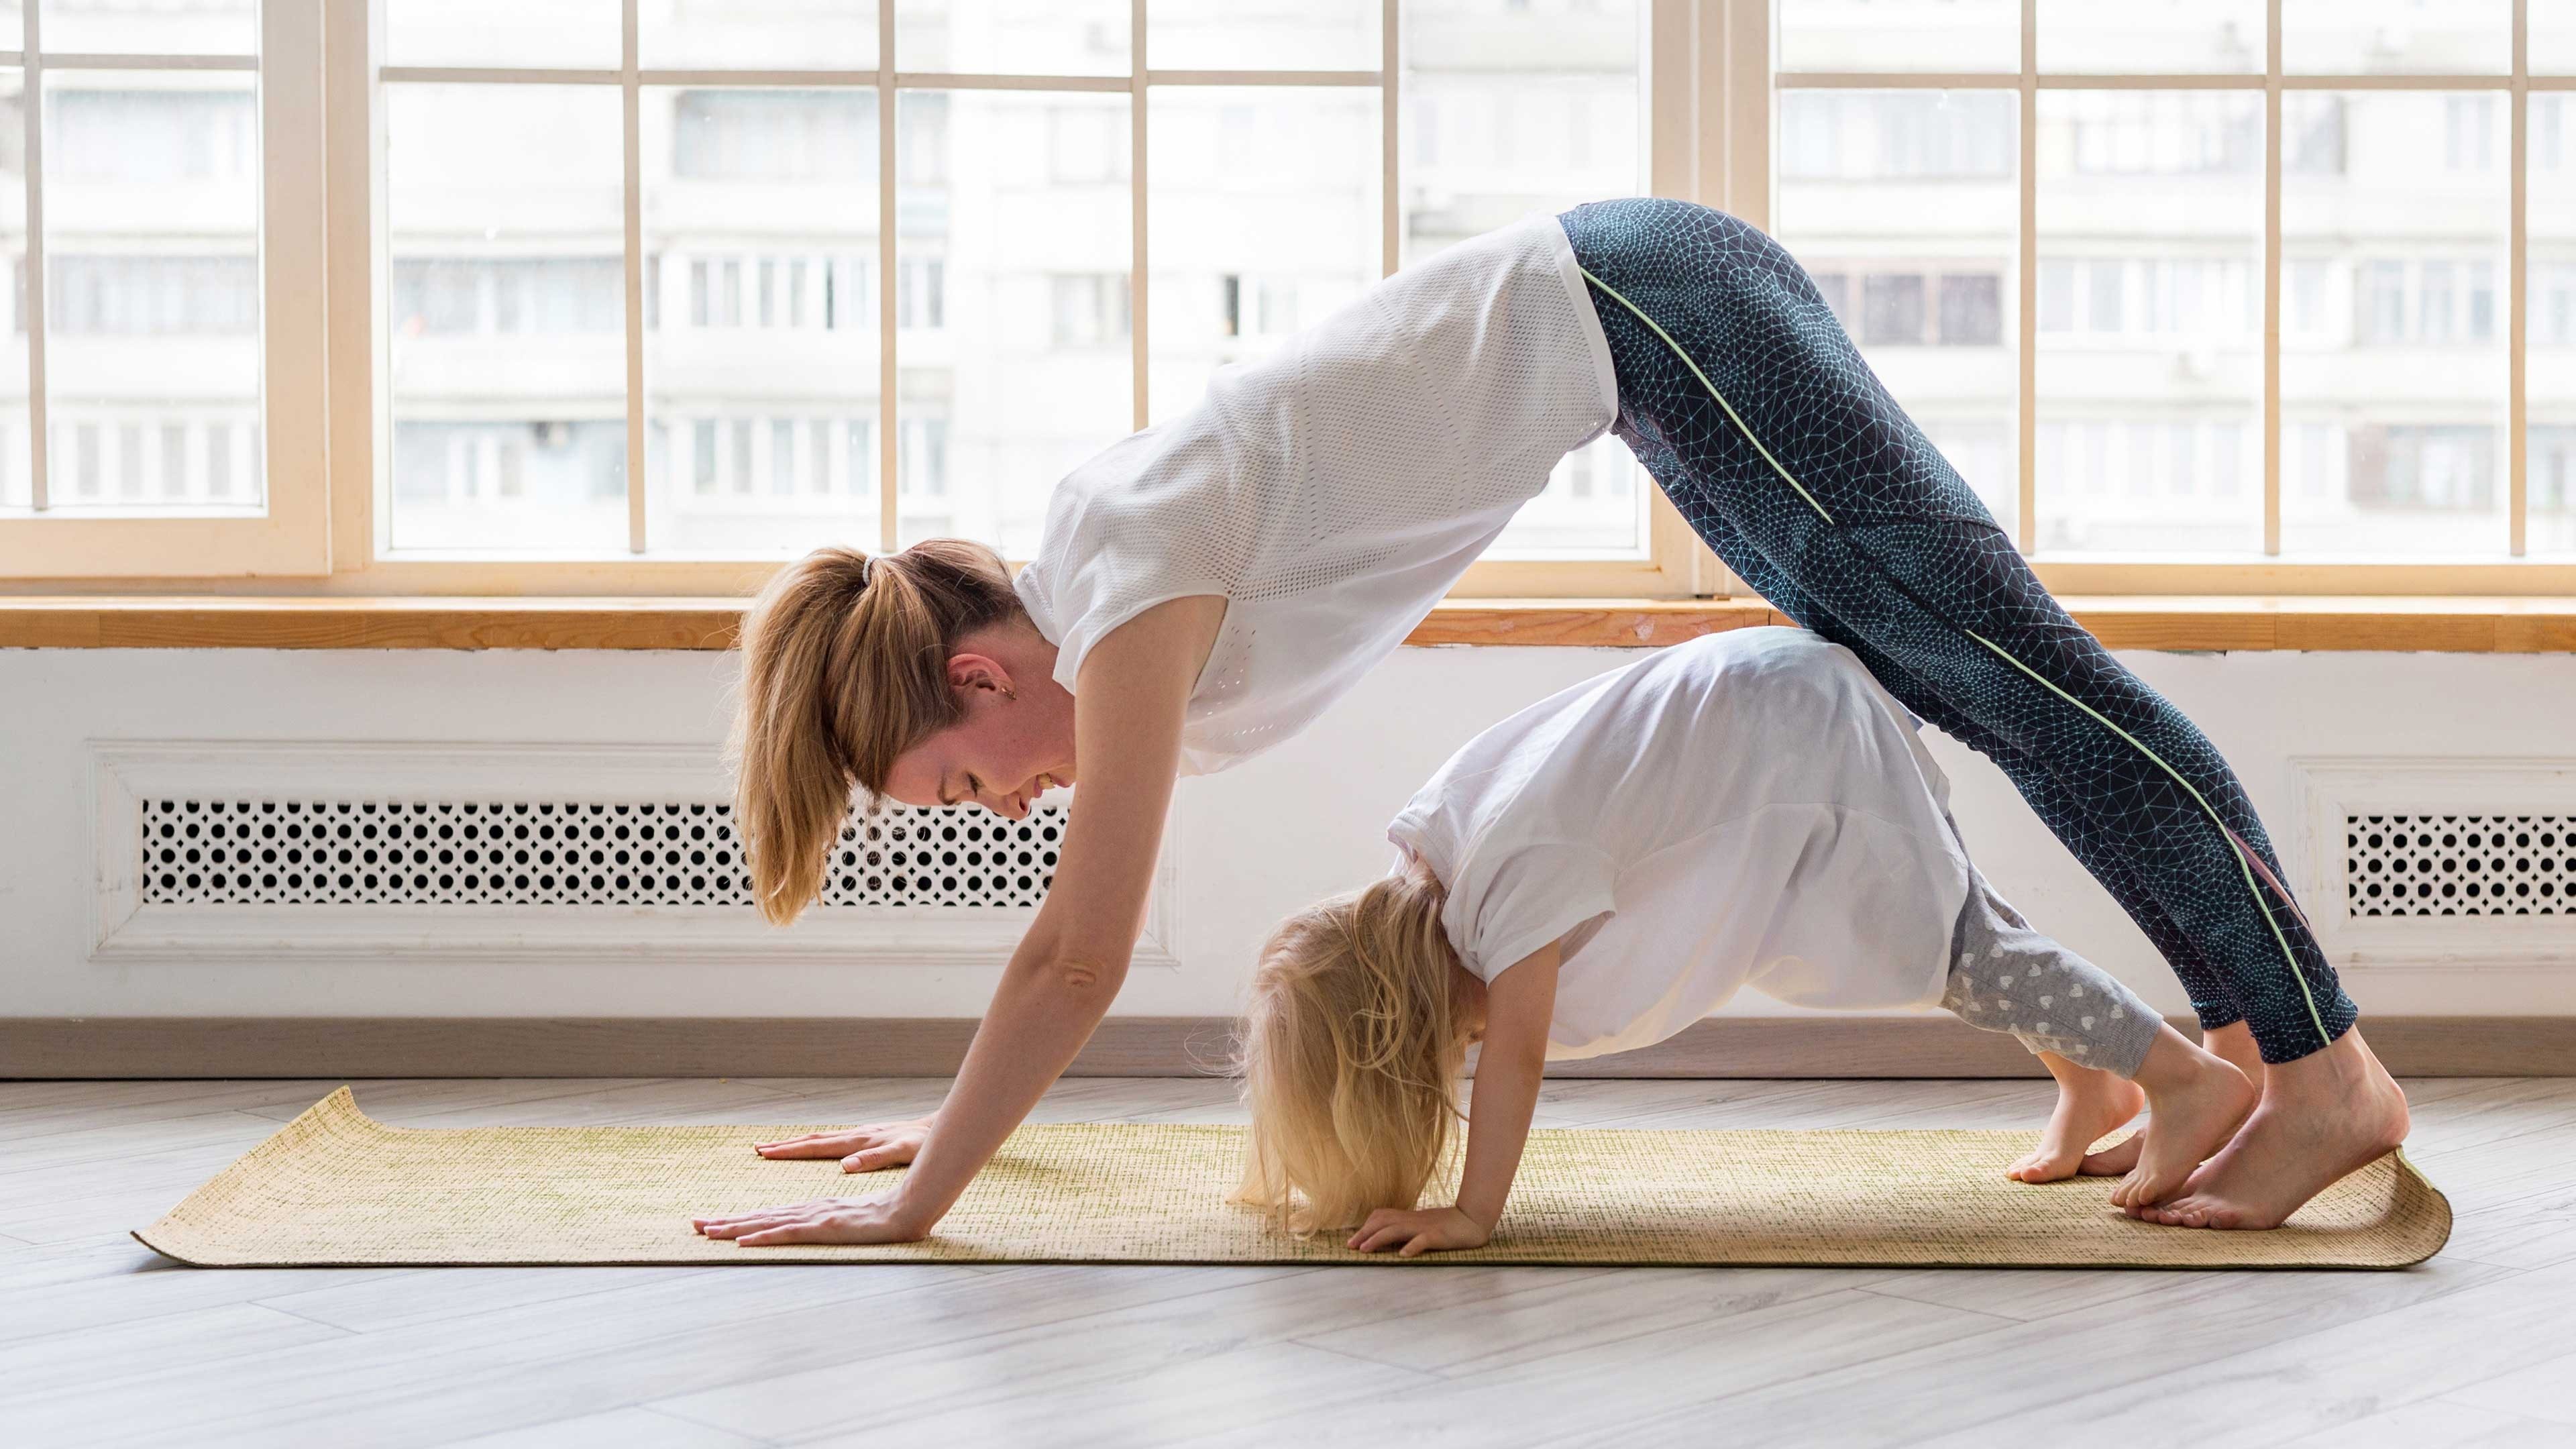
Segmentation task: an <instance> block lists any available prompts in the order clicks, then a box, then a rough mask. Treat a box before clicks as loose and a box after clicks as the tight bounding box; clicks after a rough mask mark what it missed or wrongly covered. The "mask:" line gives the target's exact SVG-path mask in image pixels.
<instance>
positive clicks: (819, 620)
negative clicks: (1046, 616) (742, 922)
mask: <svg viewBox="0 0 2576 1449" xmlns="http://www.w3.org/2000/svg"><path fill="white" fill-rule="evenodd" d="M1020 615H1021V609H1020V602H1019V598H1018V596H1017V595H1016V594H1014V593H1013V592H1012V590H1011V575H1010V570H1009V569H1008V568H1006V567H1005V566H1004V565H1003V563H1002V558H1001V555H999V554H997V553H995V552H994V551H993V550H992V549H990V548H987V547H985V546H984V545H982V544H980V543H973V542H970V541H968V540H965V539H960V538H933V539H925V540H923V541H922V542H920V543H916V544H914V545H913V546H911V547H910V548H907V549H905V550H903V551H902V552H901V553H893V554H884V555H880V556H877V557H873V558H872V557H870V556H869V555H867V554H865V553H862V552H860V551H859V550H857V549H852V548H820V549H816V550H815V551H814V552H812V553H810V554H807V555H806V556H805V557H804V558H802V559H799V560H798V561H797V562H795V563H793V564H790V565H788V566H787V567H786V568H784V569H781V570H779V572H778V576H777V577H775V578H773V579H771V580H770V582H769V586H768V587H767V588H765V589H763V590H761V593H760V597H759V598H757V599H755V600H753V601H752V605H751V607H750V608H749V609H748V610H746V611H745V612H744V615H743V621H742V656H743V657H742V700H741V704H740V706H739V708H738V709H737V710H736V711H735V714H734V726H733V737H732V740H731V742H730V744H729V745H728V748H727V755H728V758H729V760H730V762H731V763H732V765H733V767H734V833H735V835H736V837H737V838H738V839H740V840H741V841H742V844H743V848H744V855H745V864H746V866H747V867H748V869H749V872H750V875H751V885H752V898H753V899H754V901H756V902H757V903H758V905H759V907H760V912H761V914H762V915H764V916H766V917H768V918H769V919H770V920H771V921H772V922H775V923H776V924H779V925H785V924H787V923H788V922H790V921H793V920H794V919H796V917H797V915H798V914H799V913H800V912H802V911H803V910H804V909H805V907H806V906H807V905H808V904H809V903H811V902H812V901H813V899H814V897H815V895H816V894H817V893H818V892H820V891H821V889H822V884H823V872H824V867H825V865H826V864H827V863H828V862H829V860H830V858H831V853H832V846H833V844H834V843H835V842H836V841H837V840H838V839H839V837H840V832H841V823H842V821H843V820H844V819H846V818H847V817H848V815H849V809H850V789H851V787H852V786H853V785H856V786H858V787H859V788H861V789H864V790H865V791H867V793H868V794H869V795H870V796H871V797H874V796H878V795H881V794H883V793H884V791H885V785H886V778H887V776H888V775H890V774H891V773H892V772H893V770H894V762H895V761H896V760H897V759H898V758H900V757H901V756H902V754H903V752H904V751H906V750H908V749H911V748H912V747H913V746H914V745H917V744H919V743H920V742H921V741H923V740H925V739H927V738H929V737H930V736H931V735H934V734H936V733H938V732H939V731H940V730H943V729H946V728H947V727H948V726H950V725H952V724H954V723H956V722H957V719H958V717H959V714H960V709H959V706H958V703H957V699H956V696H955V694H954V693H953V692H952V691H951V690H950V689H949V686H948V657H949V655H950V653H951V652H952V648H953V646H954V645H955V644H956V642H957V641H958V640H959V639H960V638H962V637H963V636H965V635H967V634H970V633H973V632H974V631H975V630H977V629H980V628H983V627H985V626H986V625H989V624H996V623H1001V622H1004V621H1007V620H1009V619H1012V618H1014V617H1019V616H1020Z"/></svg>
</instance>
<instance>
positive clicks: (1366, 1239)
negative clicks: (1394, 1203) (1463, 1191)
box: [1349, 1207, 1494, 1258]
mask: <svg viewBox="0 0 2576 1449" xmlns="http://www.w3.org/2000/svg"><path fill="white" fill-rule="evenodd" d="M1493 1236H1494V1231H1493V1229H1491V1228H1488V1227H1486V1226H1485V1225H1484V1224H1483V1223H1480V1222H1478V1221H1476V1220H1475V1219H1474V1218H1471V1217H1469V1216H1467V1215H1466V1214H1465V1213H1463V1212H1460V1211H1459V1210H1458V1209H1456V1208H1454V1207H1445V1208H1425V1209H1423V1210H1420V1211H1406V1210H1404V1209H1401V1208H1379V1209H1378V1210H1377V1211H1376V1212H1373V1213H1370V1214H1369V1215H1368V1221H1367V1222H1364V1223H1362V1224H1360V1230H1359V1231H1358V1232H1356V1233H1353V1234H1351V1240H1350V1243H1349V1246H1351V1247H1354V1248H1357V1249H1359V1250H1360V1251H1361V1252H1363V1253H1374V1252H1377V1251H1378V1250H1380V1249H1382V1248H1395V1249H1397V1250H1398V1253H1397V1256H1399V1257H1405V1258H1411V1257H1416V1256H1419V1255H1420V1254H1423V1253H1430V1252H1438V1251H1440V1250H1441V1249H1444V1248H1481V1247H1483V1246H1485V1244H1486V1242H1487V1241H1488V1240H1490V1239H1491V1238H1492V1237H1493Z"/></svg>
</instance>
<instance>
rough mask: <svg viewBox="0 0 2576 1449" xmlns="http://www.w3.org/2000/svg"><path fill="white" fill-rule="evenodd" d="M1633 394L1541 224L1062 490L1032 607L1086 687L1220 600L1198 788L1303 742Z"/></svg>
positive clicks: (1050, 516)
mask: <svg viewBox="0 0 2576 1449" xmlns="http://www.w3.org/2000/svg"><path fill="white" fill-rule="evenodd" d="M1618 409H1619V397H1618V388H1617V385H1616V383H1615V382H1614V381H1613V380H1612V376H1611V370H1610V348H1609V344H1608V342H1607V341H1606V340H1605V339H1604V338H1603V336H1602V334H1601V321H1600V318H1599V317H1598V315H1596V314H1595V313H1594V311H1593V309H1592V302H1591V299H1590V298H1589V297H1588V296H1587V295H1586V294H1585V290H1584V281H1583V276H1582V274H1581V272H1580V271H1579V270H1578V269H1577V268H1576V265H1575V260H1574V249H1573V247H1572V246H1571V245H1570V244H1569V243H1568V242H1567V241H1566V237H1565V232H1564V229H1563V228H1562V227H1560V226H1559V225H1558V224H1557V221H1556V219H1555V218H1554V217H1552V216H1547V215H1541V214H1533V215H1531V216H1529V217H1526V218H1524V219H1523V220H1521V221H1519V222H1516V223H1514V224H1513V225H1511V226H1507V227H1504V228H1503V229H1501V230H1499V231H1494V232H1488V233H1486V234H1485V235H1483V236H1479V237H1474V238H1471V239H1469V240H1467V241H1464V242H1461V243H1459V244H1457V245H1456V246H1453V247H1451V248H1449V249H1448V250H1447V251H1444V252H1442V253H1440V254H1439V255H1438V256H1436V257H1433V258H1432V259H1430V260H1429V261H1426V262H1423V263H1421V264H1420V265H1418V266H1413V267H1408V268H1406V269H1405V270H1403V271H1401V272H1398V273H1396V274H1395V275H1394V276H1392V277H1389V278H1387V279H1386V280H1384V281H1382V282H1379V283H1377V284H1376V285H1374V286H1372V287H1370V288H1369V289H1368V290H1367V291H1366V292H1363V293H1361V294H1360V296H1359V297H1358V298H1357V299H1356V300H1354V301H1352V302H1351V303H1350V304H1349V305H1348V306H1345V307H1343V308H1342V309H1341V310H1339V311H1337V312H1335V313H1333V314H1332V315H1331V316H1329V317H1327V318H1325V319H1324V320H1323V321H1321V322H1319V323H1317V324H1316V325H1315V326H1313V327H1310V328H1308V329H1306V330H1305V331H1303V332H1300V333H1298V334H1297V335H1296V336H1294V337H1292V338H1290V339H1289V340H1288V341H1287V342H1286V343H1284V344H1283V345H1282V346H1281V347H1280V348H1279V350H1278V351H1277V352H1276V353H1274V354H1272V355H1271V356H1269V357H1267V358H1265V359H1263V360H1261V361H1258V362H1253V363H1247V364H1242V365H1238V366H1232V367H1226V368H1221V369H1219V370H1218V372H1217V374H1216V377H1215V378H1214V380H1213V381H1211V382H1210V383H1209V384H1208V391H1207V396H1206V397H1205V398H1204V399H1202V400H1201V401H1200V402H1199V404H1198V406H1196V407H1195V408H1192V409H1191V410H1190V411H1189V412H1188V413H1186V414H1184V415H1182V416H1181V417H1179V418H1176V419H1174V420H1172V421H1170V422H1168V423H1162V424H1157V425H1156V426H1154V427H1151V428H1147V429H1146V430H1144V431H1143V432H1140V433H1136V434H1132V435H1131V436H1129V437H1127V438H1125V439H1123V440H1121V441H1120V442H1118V443H1116V444H1113V445H1112V446H1111V447H1109V448H1108V449H1107V450H1106V451H1104V452H1102V453H1100V454H1099V455H1098V456H1096V457H1093V458H1092V459H1090V460H1089V461H1087V462H1085V463H1083V464H1082V465H1081V466H1080V467H1078V468H1076V469H1074V470H1073V472H1071V473H1070V474H1068V475H1066V476H1065V478H1064V480H1063V481H1062V482H1060V483H1058V484H1057V485H1056V487H1055V492H1054V495H1053V496H1052V497H1051V498H1050V499H1049V501H1048V505H1047V519H1046V531H1045V534H1044V537H1043V538H1042V539H1041V541H1040V542H1039V545H1038V552H1037V557H1036V558H1034V559H1032V560H1031V561H1030V562H1029V564H1028V565H1027V567H1025V568H1023V569H1022V570H1021V571H1020V575H1019V580H1018V589H1019V596H1020V601H1021V603H1022V604H1024V605H1025V606H1026V607H1027V609H1028V612H1029V617H1030V619H1031V620H1032V621H1033V622H1034V623H1035V624H1036V625H1037V628H1038V632H1039V633H1041V634H1044V635H1045V636H1046V637H1047V639H1048V640H1050V641H1051V642H1053V643H1054V644H1055V645H1056V649H1057V653H1056V667H1055V677H1056V681H1057V682H1058V683H1060V684H1062V685H1063V686H1064V687H1065V688H1066V689H1068V690H1070V689H1072V688H1074V687H1075V681H1076V680H1077V678H1078V677H1079V675H1080V673H1081V669H1082V661H1083V658H1084V656H1085V655H1086V654H1088V653H1089V652H1090V649H1091V646H1092V645H1094V644H1096V643H1098V642H1099V641H1100V640H1101V639H1102V638H1104V637H1106V636H1107V635H1108V634H1109V632H1110V631H1111V630H1113V629H1116V628H1117V627H1118V626H1119V625H1121V624H1123V623H1125V622H1127V621H1128V620H1129V619H1131V618H1134V617H1135V616H1136V615H1137V614H1138V613H1141V612H1142V611H1144V610H1145V609H1148V608H1151V607H1152V606H1154V605H1155V604H1158V603H1162V602H1163V601H1165V600H1167V599H1176V598H1182V597H1186V596H1189V595H1193V594H1220V595H1223V596H1224V597H1225V598H1226V599H1227V600H1228V603H1227V607H1226V614H1225V624H1224V627H1223V629H1222V630H1221V631H1220V632H1219V633H1218V635H1217V640H1216V645H1215V648H1214V649H1213V650H1212V651H1211V652H1210V653H1209V656H1208V661H1207V666H1206V668H1205V669H1204V670H1203V671H1202V672H1201V673H1200V675H1199V678H1198V682H1197V685H1196V686H1195V688H1194V689H1193V690H1192V693H1191V695H1190V703H1189V712H1188V717H1187V719H1186V721H1185V722H1184V725H1183V729H1182V735H1181V746H1182V749H1181V769H1182V772H1183V773H1185V774H1204V773H1207V772H1209V771H1213V770H1220V769H1224V768H1226V767H1227V766H1229V765H1233V764H1237V763H1239V762H1241V761H1243V760H1245V759H1248V758H1250V757H1251V756H1253V755H1256V754H1258V753H1260V752H1261V751H1263V750H1265V749H1268V748H1269V747H1270V746H1272V745H1275V744H1277V743H1278V742H1279V741H1281V740H1283V739H1285V738H1287V737H1288V736H1289V735H1292V734H1294V733H1296V732H1297V731H1298V730H1300V729H1302V728H1304V727H1305V726H1306V725H1307V724H1309V723H1310V722H1312V721H1313V720H1314V718H1315V717H1316V716H1317V715H1319V714H1321V713H1322V712H1323V711H1324V709H1325V707H1326V706H1327V705H1329V704H1331V703H1332V702H1333V701H1334V700H1335V699H1337V698H1339V697H1340V696H1341V695H1342V694H1343V693H1344V692H1345V691H1347V690H1348V689H1349V688H1350V687H1351V685H1352V684H1354V683H1355V682H1357V681H1358V679H1359V677H1360V676H1361V675H1363V674H1365V673H1367V672H1368V670H1369V669H1370V667H1371V666H1373V665H1375V664H1376V663H1377V662H1378V661H1379V660H1381V659H1383V658H1385V657H1386V656H1387V655H1388V654H1389V653H1391V652H1393V651H1394V649H1395V647H1396V646H1397V645H1398V644H1400V643H1402V642H1403V640H1404V636H1405V635H1406V634H1408V633H1410V632H1412V630H1413V627H1414V625H1416V624H1418V623H1420V622H1421V620H1422V618H1423V616H1424V615H1426V614H1428V613H1430V612H1431V606H1432V605H1433V604H1435V603H1438V602H1439V601H1440V599H1441V597H1442V596H1443V595H1444V594H1446V593H1447V592H1448V591H1449V586H1450V585H1451V584H1453V583H1455V582H1456V581H1457V579H1458V576H1459V575H1460V574H1462V573H1464V572H1466V569H1467V565H1468V564H1470V563H1472V562H1473V561H1474V560H1475V558H1476V556H1477V555H1478V554H1480V553H1482V552H1484V550H1485V546H1486V545H1487V544H1489V543H1491V542H1492V541H1493V538H1494V535H1496V534H1497V533H1500V532H1501V531H1502V528H1503V525H1504V524H1505V523H1506V522H1508V521H1509V520H1510V519H1511V516H1512V514H1513V513H1514V512H1515V511H1516V510H1518V509H1519V508H1520V506H1521V504H1523V503H1524V502H1527V501H1528V500H1529V499H1530V498H1532V497H1534V496H1535V495H1536V494H1537V493H1538V492H1539V490H1541V489H1542V488H1544V487H1546V486H1547V477H1548V472H1549V470H1550V469H1552V468H1554V467H1555V466H1556V463H1557V460H1558V459H1560V458H1562V457H1563V456H1565V454H1567V453H1568V452H1570V451H1572V450H1573V449H1575V448H1578V447H1580V446H1582V445H1583V444H1585V443H1588V442H1590V441H1591V440H1592V439H1594V438H1596V437H1598V436H1600V434H1601V433H1602V432H1603V431H1604V430H1606V429H1607V428H1608V427H1609V426H1610V423H1611V420H1612V419H1613V418H1614V417H1615V416H1616V415H1617V413H1618Z"/></svg>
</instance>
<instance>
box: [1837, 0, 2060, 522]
mask: <svg viewBox="0 0 2576 1449" xmlns="http://www.w3.org/2000/svg"><path fill="white" fill-rule="evenodd" d="M2020 164H2021V286H2020V292H2021V305H2020V308H2019V311H2020V313H2021V315H2020V318H2019V320H2018V323H2017V325H2016V327H2015V332H2016V336H2017V345H2018V346H2019V347H2020V349H2021V359H2020V362H2021V366H2020V381H2019V383H2018V387H2019V389H2020V392H2021V407H2020V422H2019V424H2018V426H2017V428H2016V431H2015V441H2014V444H2013V446H2014V449H2015V451H2016V452H2017V454H2018V455H2019V457H2020V464H2019V468H2020V474H2021V478H2020V483H2019V498H2018V502H2017V504H2016V513H2017V517H2016V518H2015V519H2014V521H2013V534H2014V538H2013V545H2014V547H2016V548H2018V549H2020V550H2021V551H2022V552H2023V553H2024V554H2028V553H2029V552H2030V551H2031V549H2032V548H2033V546H2035V545H2036V543H2037V542H2038V539H2039V469H2038V459H2039V0H2021V163H2020ZM1855 285H1857V283H1855Z"/></svg>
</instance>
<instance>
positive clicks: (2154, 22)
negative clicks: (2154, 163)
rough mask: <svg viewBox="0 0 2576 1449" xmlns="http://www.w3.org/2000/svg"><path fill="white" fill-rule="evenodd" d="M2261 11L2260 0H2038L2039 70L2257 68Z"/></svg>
mask: <svg viewBox="0 0 2576 1449" xmlns="http://www.w3.org/2000/svg"><path fill="white" fill-rule="evenodd" d="M2263 12H2264V3H2263V0H2159V3H2154V4H2149V3H2146V0H2128V3H2126V4H2120V5H2105V4H2103V3H2101V0H2039V68H2040V69H2041V70H2042V71H2043V72H2049V71H2093V72H2103V73H2124V74H2128V75H2188V74H2199V73H2222V72H2223V73H2247V72H2250V73H2254V74H2260V73H2261V72H2262V69H2263V27H2264V14H2263Z"/></svg>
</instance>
